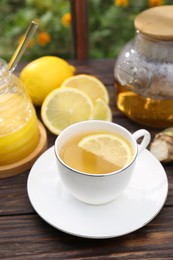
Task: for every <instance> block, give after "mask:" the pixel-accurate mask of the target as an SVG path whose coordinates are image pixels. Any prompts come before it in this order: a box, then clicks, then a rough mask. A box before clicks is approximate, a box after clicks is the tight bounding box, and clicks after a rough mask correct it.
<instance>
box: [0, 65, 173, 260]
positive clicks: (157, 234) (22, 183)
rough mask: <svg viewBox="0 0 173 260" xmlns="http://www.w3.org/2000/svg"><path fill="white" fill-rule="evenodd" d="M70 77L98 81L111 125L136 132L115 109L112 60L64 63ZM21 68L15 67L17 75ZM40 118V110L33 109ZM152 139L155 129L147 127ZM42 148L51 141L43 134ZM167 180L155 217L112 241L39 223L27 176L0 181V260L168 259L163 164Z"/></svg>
mask: <svg viewBox="0 0 173 260" xmlns="http://www.w3.org/2000/svg"><path fill="white" fill-rule="evenodd" d="M70 63H71V64H73V65H74V66H75V67H76V73H87V74H91V75H95V76H97V77H98V78H100V79H101V80H102V81H103V82H104V83H105V85H106V86H107V89H108V91H109V94H110V105H111V109H112V112H113V121H114V122H117V123H119V124H121V125H123V126H125V127H127V129H128V130H130V131H131V132H134V131H136V130H137V129H139V128H141V125H139V124H137V123H134V122H133V121H131V120H130V119H128V118H126V117H124V116H123V115H122V114H121V113H120V112H119V111H118V110H117V108H116V105H115V94H116V93H115V89H114V85H113V84H114V78H113V68H114V63H115V62H114V60H94V61H86V62H81V61H70ZM21 68H22V65H20V66H18V71H17V72H16V74H17V75H19V73H20V70H21ZM37 114H38V117H39V118H40V109H39V108H37ZM148 130H149V131H150V132H151V134H152V136H154V134H155V133H156V132H157V131H158V130H157V129H153V128H148ZM47 134H48V147H51V146H52V145H53V144H54V141H55V138H56V136H55V135H53V134H51V133H50V132H49V131H47ZM164 168H165V170H166V174H167V177H168V181H169V192H168V198H167V201H166V203H165V205H164V207H163V209H162V210H161V212H160V213H159V214H158V215H157V216H156V217H155V218H154V219H153V220H152V221H151V222H150V223H149V224H147V225H146V226H144V227H143V228H141V229H139V230H137V231H135V232H133V233H131V234H128V235H125V236H122V237H117V238H112V239H103V240H97V239H96V240H93V239H84V238H79V237H75V236H71V235H68V234H66V233H63V232H61V231H59V230H57V229H55V228H53V227H51V226H50V225H48V224H47V223H46V222H45V221H43V220H42V219H41V218H40V217H39V216H38V215H37V214H36V212H35V211H34V209H33V208H32V206H31V204H30V202H29V199H28V195H27V189H26V185H27V178H28V174H29V171H27V172H24V173H22V174H20V175H17V176H14V177H9V178H6V179H1V180H0V259H14V260H15V259H16V260H20V259H22V260H25V259H28V260H29V259H34V260H35V259H60V260H61V259H62V260H63V259H78V260H79V259H85V260H86V259H87V260H88V259H91V260H105V259H173V245H172V241H173V164H169V165H164Z"/></svg>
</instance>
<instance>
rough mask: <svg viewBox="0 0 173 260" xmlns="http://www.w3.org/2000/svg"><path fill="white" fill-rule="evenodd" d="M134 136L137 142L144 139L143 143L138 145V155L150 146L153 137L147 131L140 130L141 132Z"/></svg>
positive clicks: (135, 133)
mask: <svg viewBox="0 0 173 260" xmlns="http://www.w3.org/2000/svg"><path fill="white" fill-rule="evenodd" d="M132 135H133V137H134V138H135V140H136V141H137V140H138V139H139V138H141V137H143V139H142V141H141V143H140V144H139V145H138V154H139V153H141V152H142V151H143V150H144V149H145V148H146V147H147V146H148V144H149V142H150V140H151V135H150V133H149V132H148V131H147V130H145V129H140V130H138V131H136V132H134V133H133V134H132Z"/></svg>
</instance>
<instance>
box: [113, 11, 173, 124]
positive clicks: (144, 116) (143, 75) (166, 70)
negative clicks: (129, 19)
mask: <svg viewBox="0 0 173 260" xmlns="http://www.w3.org/2000/svg"><path fill="white" fill-rule="evenodd" d="M172 14H173V6H159V7H154V8H150V9H148V10H145V11H143V12H142V13H140V14H139V15H138V16H137V17H136V19H135V22H134V25H135V28H136V37H135V39H133V40H131V41H130V42H129V43H127V45H126V46H125V47H124V48H123V50H122V52H121V53H120V55H119V57H118V59H117V61H116V64H115V69H114V77H115V85H116V89H117V106H118V108H119V109H120V111H122V112H123V113H124V114H126V115H127V116H128V117H129V118H131V119H133V120H134V121H136V122H139V123H142V124H144V125H148V126H152V127H158V128H159V127H160V128H164V127H169V126H173V29H172V28H173V16H172Z"/></svg>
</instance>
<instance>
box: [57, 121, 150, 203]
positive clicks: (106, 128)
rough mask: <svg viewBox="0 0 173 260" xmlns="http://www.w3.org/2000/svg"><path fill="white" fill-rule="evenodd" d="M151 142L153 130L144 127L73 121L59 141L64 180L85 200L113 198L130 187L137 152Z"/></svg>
mask: <svg viewBox="0 0 173 260" xmlns="http://www.w3.org/2000/svg"><path fill="white" fill-rule="evenodd" d="M141 137H142V138H143V139H142V141H141V143H140V144H138V143H137V139H139V138H141ZM149 142H150V134H149V132H148V131H146V130H144V129H141V130H138V131H136V132H135V133H133V134H131V133H130V132H129V131H128V130H127V129H125V128H124V127H122V126H120V125H118V124H115V123H112V122H107V121H101V120H89V121H83V122H78V123H76V124H73V125H71V126H69V127H67V128H65V129H64V130H63V131H62V132H61V133H60V135H59V136H58V137H57V139H56V141H55V155H56V158H57V167H58V172H59V175H60V178H61V180H62V183H63V184H64V185H65V187H66V188H67V189H68V191H69V192H70V193H71V194H72V195H73V196H74V197H75V198H77V199H79V200H80V201H83V202H85V203H88V204H94V205H99V204H104V203H107V202H110V201H112V200H113V199H115V198H116V197H117V196H118V195H120V194H121V193H122V192H123V191H124V189H125V188H126V187H127V185H128V183H129V181H130V179H131V177H132V174H133V172H134V167H135V163H136V159H137V156H138V155H139V153H140V152H142V150H144V149H145V148H146V147H147V145H148V144H149Z"/></svg>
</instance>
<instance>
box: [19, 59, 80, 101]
mask: <svg viewBox="0 0 173 260" xmlns="http://www.w3.org/2000/svg"><path fill="white" fill-rule="evenodd" d="M74 73H75V68H74V67H73V66H72V65H70V64H69V63H68V62H66V61H65V60H64V59H61V58H59V57H55V56H44V57H41V58H38V59H36V60H33V61H32V62H30V63H28V64H27V65H26V66H25V67H24V68H23V69H22V71H21V73H20V79H21V81H22V82H23V83H24V85H25V87H26V90H27V92H28V94H29V96H30V97H31V99H32V102H33V104H34V105H41V104H42V102H43V100H44V99H45V97H46V96H47V95H48V94H49V93H50V92H51V91H52V90H53V89H55V88H58V87H60V85H61V83H62V82H63V81H64V80H65V79H67V78H68V77H71V76H73V75H74Z"/></svg>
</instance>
